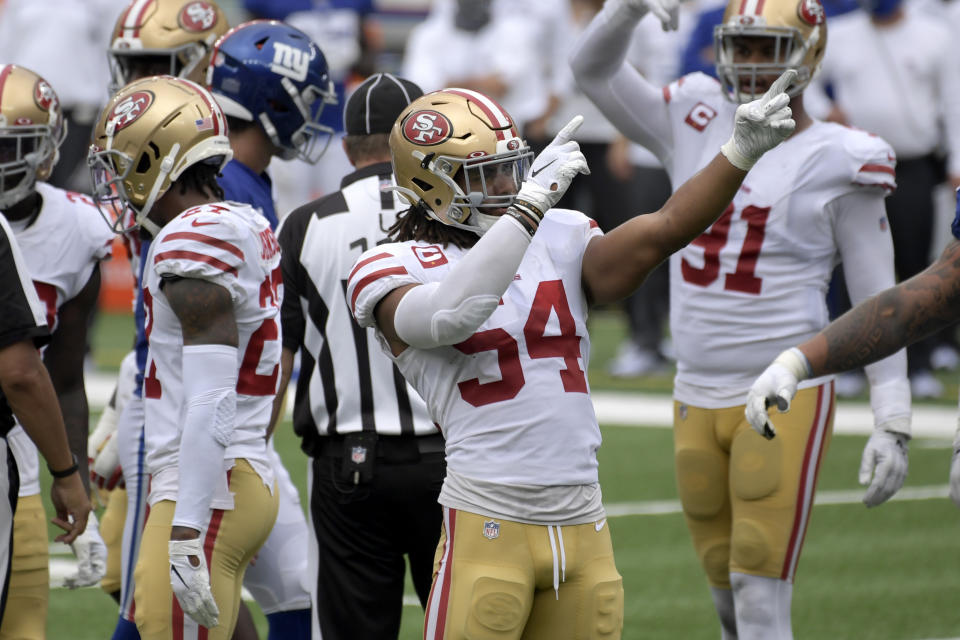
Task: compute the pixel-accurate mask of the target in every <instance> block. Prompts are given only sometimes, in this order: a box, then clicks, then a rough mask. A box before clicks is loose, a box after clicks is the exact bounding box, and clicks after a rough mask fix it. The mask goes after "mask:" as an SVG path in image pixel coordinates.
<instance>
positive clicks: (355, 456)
mask: <svg viewBox="0 0 960 640" xmlns="http://www.w3.org/2000/svg"><path fill="white" fill-rule="evenodd" d="M366 459H367V448H366V447H353V448H352V449H351V450H350V460H351V461H353V463H354V464H363V463H364V461H365V460H366Z"/></svg>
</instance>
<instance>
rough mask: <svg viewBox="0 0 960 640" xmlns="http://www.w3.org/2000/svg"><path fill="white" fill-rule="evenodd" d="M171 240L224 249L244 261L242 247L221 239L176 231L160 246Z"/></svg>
mask: <svg viewBox="0 0 960 640" xmlns="http://www.w3.org/2000/svg"><path fill="white" fill-rule="evenodd" d="M169 240H194V241H196V242H202V243H203V244H208V245H210V246H211V247H216V248H217V249H223V250H224V251H229V252H230V253H232V254H233V255H235V256H237V257H238V258H240V259H241V260H243V259H244V258H243V251H242V250H241V249H240V247H238V246H236V245H234V244H231V243H229V242H227V241H226V240H221V239H220V238H214V237H213V236H208V235H204V234H202V233H194V232H193V231H176V232H174V233H170V234H168V235H166V236H164V237H163V240H161V241H160V244H163V243H164V242H167V241H169Z"/></svg>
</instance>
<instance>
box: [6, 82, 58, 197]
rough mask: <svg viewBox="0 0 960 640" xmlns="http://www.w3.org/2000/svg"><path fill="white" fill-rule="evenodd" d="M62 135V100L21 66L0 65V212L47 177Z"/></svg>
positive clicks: (25, 195)
mask: <svg viewBox="0 0 960 640" xmlns="http://www.w3.org/2000/svg"><path fill="white" fill-rule="evenodd" d="M66 135H67V123H66V122H65V121H64V119H63V113H62V111H61V110H60V100H59V99H58V98H57V94H56V93H55V92H54V90H53V88H52V87H51V86H50V85H49V84H48V83H47V81H46V80H44V79H43V78H41V77H40V76H38V75H37V74H36V73H34V72H33V71H30V70H29V69H27V68H25V67H18V66H16V65H12V64H6V65H0V210H3V209H6V208H7V207H9V206H11V205H14V204H16V203H18V202H20V201H21V200H23V199H24V198H25V197H27V196H28V195H29V194H30V192H31V191H33V186H34V185H35V184H36V182H37V180H46V179H47V178H48V177H50V172H51V171H52V170H53V165H55V164H56V162H57V157H58V156H57V150H58V149H59V147H60V144H61V143H62V142H63V139H64V138H65V137H66Z"/></svg>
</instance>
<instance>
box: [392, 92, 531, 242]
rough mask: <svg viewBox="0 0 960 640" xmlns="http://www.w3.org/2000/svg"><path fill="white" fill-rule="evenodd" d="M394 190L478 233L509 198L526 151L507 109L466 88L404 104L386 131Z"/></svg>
mask: <svg viewBox="0 0 960 640" xmlns="http://www.w3.org/2000/svg"><path fill="white" fill-rule="evenodd" d="M390 155H391V158H392V160H393V171H394V174H395V175H396V178H397V187H396V189H397V190H398V191H399V192H400V193H401V194H402V195H403V196H404V197H405V198H406V199H407V200H408V201H409V202H410V204H411V205H414V206H416V205H422V206H423V208H424V209H425V210H426V211H427V213H428V214H429V215H430V216H432V217H433V218H436V219H437V220H439V221H440V222H442V223H444V224H446V225H450V226H454V227H459V228H461V229H468V230H470V231H473V232H474V233H477V234H478V235H482V234H483V232H484V231H486V230H487V229H488V228H490V226H491V225H492V224H493V223H494V222H495V221H496V219H497V216H496V215H491V213H487V212H492V211H495V210H497V209H504V208H506V207H508V206H510V205H511V204H513V200H514V198H515V197H516V194H517V190H518V189H519V188H520V182H521V181H522V180H523V177H524V176H525V175H526V172H527V168H528V167H529V164H530V161H531V159H532V158H533V152H532V151H531V150H530V148H529V147H528V146H527V144H526V142H524V141H523V140H522V139H521V138H520V137H519V136H518V135H517V127H516V125H515V124H514V122H513V119H512V118H511V117H510V115H509V114H508V113H507V112H506V111H504V110H503V108H502V107H501V106H500V105H498V104H497V103H496V102H495V101H493V100H491V99H490V98H488V97H487V96H485V95H483V94H482V93H478V92H476V91H472V90H469V89H443V90H441V91H434V92H433V93H428V94H426V95H424V96H421V97H420V98H417V99H416V100H414V101H413V102H411V103H410V104H409V105H408V106H407V108H406V109H404V110H403V112H402V113H401V114H400V116H399V118H397V121H396V122H395V123H394V125H393V129H392V130H391V132H390Z"/></svg>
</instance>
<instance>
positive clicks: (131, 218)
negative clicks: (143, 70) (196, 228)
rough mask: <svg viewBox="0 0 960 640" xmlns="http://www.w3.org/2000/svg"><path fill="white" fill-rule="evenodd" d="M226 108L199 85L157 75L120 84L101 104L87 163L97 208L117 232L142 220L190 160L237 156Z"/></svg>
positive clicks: (145, 222)
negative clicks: (234, 154) (229, 131)
mask: <svg viewBox="0 0 960 640" xmlns="http://www.w3.org/2000/svg"><path fill="white" fill-rule="evenodd" d="M226 131H227V130H226V116H224V114H223V111H222V110H221V109H220V107H219V106H218V105H217V103H216V101H215V100H214V99H213V96H212V95H210V93H209V92H208V91H207V90H206V89H204V88H203V87H200V86H199V85H196V84H194V83H193V82H190V81H189V80H183V79H180V78H173V77H171V76H153V77H149V78H144V79H143V80H138V81H136V82H133V83H131V84H129V85H127V86H126V87H124V88H123V89H121V90H120V92H118V93H117V94H116V95H115V96H114V97H113V98H111V100H110V102H109V103H108V104H107V106H106V107H105V108H104V110H103V112H102V113H101V115H100V119H99V120H98V122H97V125H96V128H95V129H94V133H93V144H92V145H91V147H90V151H89V153H88V154H87V164H88V166H89V168H90V176H91V180H92V182H93V197H94V202H96V204H97V207H98V208H99V209H100V214H101V215H102V216H103V218H104V220H106V222H107V224H108V225H109V226H110V228H111V229H113V231H114V232H116V233H125V232H128V231H131V230H133V229H134V228H136V227H137V226H143V227H145V228H146V229H147V230H148V231H150V232H151V233H153V234H154V235H155V234H156V233H157V232H158V231H159V228H160V227H159V226H158V225H157V224H156V223H155V222H153V221H151V220H150V219H149V216H150V212H151V210H152V208H153V205H154V204H155V203H156V202H157V200H159V199H160V198H161V197H162V196H163V194H164V193H166V191H167V189H168V188H169V187H170V185H171V184H172V183H173V182H174V181H175V180H176V179H177V178H178V177H179V176H180V175H181V174H182V173H183V172H184V170H186V169H187V168H188V167H190V166H192V165H194V164H197V163H200V162H203V163H209V164H215V165H216V166H219V167H222V166H223V165H224V164H226V162H227V161H228V160H229V159H230V158H231V157H232V156H233V152H232V151H231V149H230V142H229V140H228V139H227V135H226Z"/></svg>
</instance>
